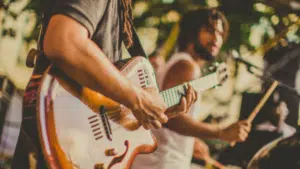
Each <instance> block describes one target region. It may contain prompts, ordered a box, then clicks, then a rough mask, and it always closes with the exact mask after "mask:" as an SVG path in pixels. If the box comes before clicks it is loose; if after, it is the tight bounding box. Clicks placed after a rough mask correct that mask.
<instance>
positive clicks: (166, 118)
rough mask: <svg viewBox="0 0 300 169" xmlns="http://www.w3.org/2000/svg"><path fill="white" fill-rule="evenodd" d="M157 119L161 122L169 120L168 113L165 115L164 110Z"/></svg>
mask: <svg viewBox="0 0 300 169" xmlns="http://www.w3.org/2000/svg"><path fill="white" fill-rule="evenodd" d="M157 120H158V121H160V122H161V123H166V122H168V117H167V115H165V113H164V112H162V113H160V114H159V115H158V117H157Z"/></svg>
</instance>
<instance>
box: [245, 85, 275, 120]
mask: <svg viewBox="0 0 300 169" xmlns="http://www.w3.org/2000/svg"><path fill="white" fill-rule="evenodd" d="M277 86H278V81H276V80H275V81H274V82H273V83H272V85H271V87H270V88H269V89H268V91H267V92H266V94H265V95H264V96H263V98H262V99H261V100H260V101H259V102H258V104H257V105H256V107H255V108H254V110H253V111H252V112H251V114H250V116H249V117H248V118H247V121H248V122H249V123H252V121H253V120H254V118H255V116H256V115H257V113H258V112H259V111H260V109H261V108H262V107H263V106H264V104H265V103H266V101H267V100H268V98H269V97H270V96H271V94H272V93H273V91H274V90H275V89H276V87H277Z"/></svg>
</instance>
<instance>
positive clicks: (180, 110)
mask: <svg viewBox="0 0 300 169" xmlns="http://www.w3.org/2000/svg"><path fill="white" fill-rule="evenodd" d="M197 99H198V97H197V92H196V91H195V90H194V89H193V87H192V86H191V85H190V84H188V88H187V92H186V95H185V96H183V97H182V98H181V101H180V104H178V105H176V106H172V107H170V108H168V109H167V110H166V112H165V114H166V115H167V116H168V117H169V118H172V117H175V116H178V115H181V114H184V113H187V112H188V110H189V108H190V107H191V105H192V104H193V103H195V101H197Z"/></svg>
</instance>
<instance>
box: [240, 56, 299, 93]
mask: <svg viewBox="0 0 300 169" xmlns="http://www.w3.org/2000/svg"><path fill="white" fill-rule="evenodd" d="M236 61H237V62H240V63H243V64H244V65H246V67H247V71H248V72H249V73H251V74H253V75H254V76H256V77H258V78H260V79H262V80H263V81H272V82H274V81H277V82H278V86H280V87H282V88H283V89H286V91H287V92H289V93H291V94H292V95H294V96H296V97H297V98H298V99H300V95H299V94H298V92H297V91H296V90H295V89H294V88H293V87H291V86H289V85H287V84H285V83H283V82H281V81H280V80H277V79H275V78H274V77H273V76H272V75H271V73H270V72H266V71H265V70H263V69H262V68H260V67H258V66H255V65H252V64H250V63H247V62H241V61H240V60H236ZM253 69H256V70H258V71H260V72H261V73H260V74H259V73H257V72H255V71H253Z"/></svg>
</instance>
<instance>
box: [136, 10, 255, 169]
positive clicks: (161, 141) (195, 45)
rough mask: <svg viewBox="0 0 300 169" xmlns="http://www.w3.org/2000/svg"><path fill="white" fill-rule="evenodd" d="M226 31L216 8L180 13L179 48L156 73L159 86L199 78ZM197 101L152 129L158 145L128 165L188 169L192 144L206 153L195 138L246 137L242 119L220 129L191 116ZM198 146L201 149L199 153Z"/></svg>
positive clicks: (138, 168) (145, 168)
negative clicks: (159, 126)
mask: <svg viewBox="0 0 300 169" xmlns="http://www.w3.org/2000/svg"><path fill="white" fill-rule="evenodd" d="M227 34H228V23H227V20H226V18H225V17H224V15H223V14H222V13H221V12H219V11H217V10H216V9H199V10H196V11H190V12H188V13H187V14H186V15H184V16H183V19H182V20H181V23H180V33H179V37H178V45H179V46H178V47H179V52H178V53H176V54H174V55H173V56H172V57H171V59H170V60H169V61H168V63H166V65H165V67H164V70H161V72H160V74H159V75H158V81H159V85H160V87H161V88H162V89H168V88H171V87H173V86H176V85H178V84H182V83H183V82H186V81H190V80H193V79H196V78H199V77H200V76H201V67H203V65H204V64H206V63H208V62H211V61H213V60H214V59H215V57H216V56H217V54H218V53H219V51H220V49H221V47H222V45H223V42H224V41H225V39H226V38H227ZM175 77H176V78H175ZM199 105H200V104H199V103H197V104H196V103H195V104H193V106H192V107H191V108H190V111H189V112H188V113H187V114H181V115H180V116H177V117H175V118H172V119H170V120H169V121H168V122H167V123H166V124H165V125H164V127H165V128H162V129H158V130H156V129H155V130H153V133H154V135H155V136H156V138H157V140H158V149H157V150H156V151H155V152H154V153H151V154H145V155H138V156H137V157H136V159H135V161H134V163H133V167H132V169H141V168H142V169H188V168H190V166H191V164H190V163H191V159H192V155H193V151H194V145H195V146H201V147H195V150H197V151H198V154H197V151H195V153H196V156H201V157H204V158H206V157H207V156H209V151H208V148H207V146H206V145H205V144H203V143H202V142H201V141H200V140H199V139H195V138H207V139H214V138H218V139H222V140H225V141H228V142H236V141H237V142H242V141H244V140H245V139H246V138H247V136H248V133H249V131H250V124H248V123H247V122H246V121H239V122H237V123H234V124H232V125H230V126H229V127H227V128H225V129H220V128H217V127H215V126H212V125H210V124H205V123H201V122H198V121H197V120H195V119H196V117H197V113H198V112H199V109H200V107H199ZM195 140H196V142H195ZM199 149H200V150H199ZM201 150H202V151H204V152H200V153H201V154H199V151H201Z"/></svg>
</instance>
